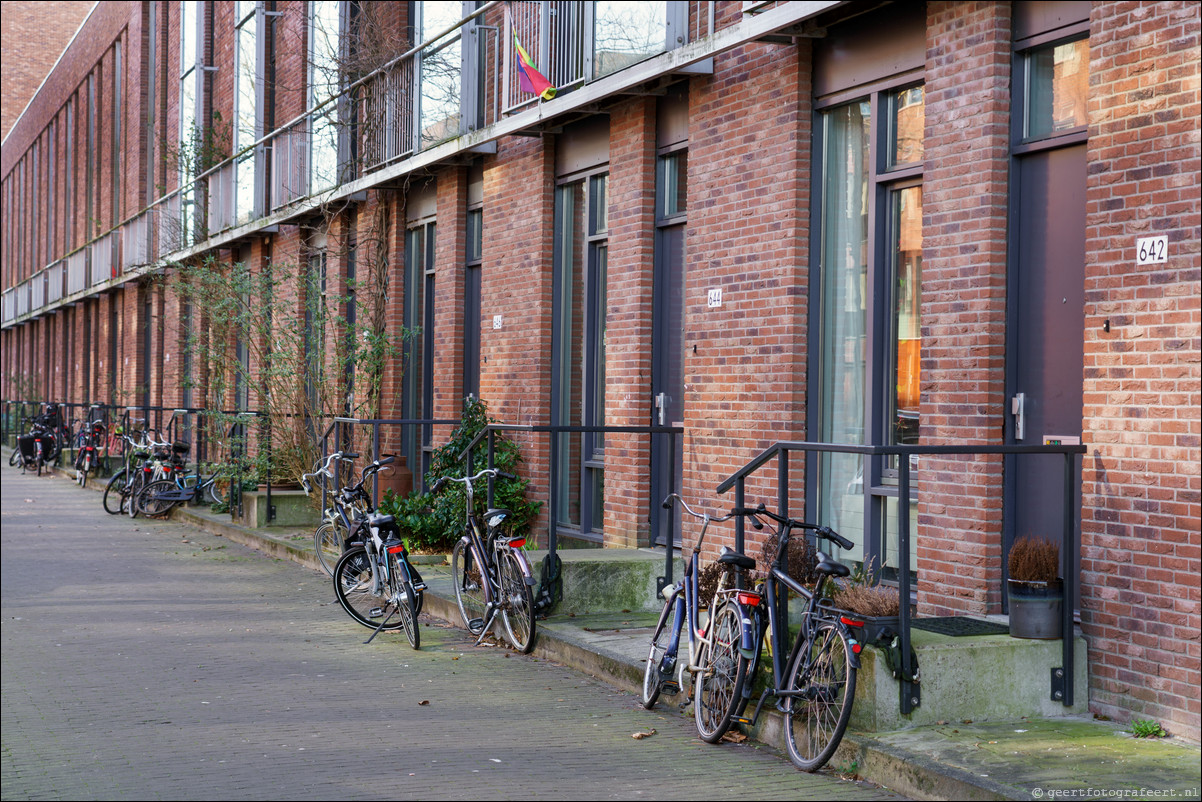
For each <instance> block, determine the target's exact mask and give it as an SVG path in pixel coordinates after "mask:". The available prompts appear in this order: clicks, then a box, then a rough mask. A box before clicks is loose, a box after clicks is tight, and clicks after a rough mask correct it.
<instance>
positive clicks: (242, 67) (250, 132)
mask: <svg viewBox="0 0 1202 802" xmlns="http://www.w3.org/2000/svg"><path fill="white" fill-rule="evenodd" d="M235 5H236V7H237V15H238V18H237V54H236V60H235V64H234V66H235V76H236V78H235V94H234V109H235V111H234V143H233V147H234V152H235V153H238V152H239V151H242V150H243V149H245V148H248V147H249V146H250V145H251V144H253V143H254V142H256V141H258V138H259V136H260V135H261V131H260V127H259V56H258V52H259V12H258V8H257V3H254V2H250V0H238V2H237V3H236V4H235ZM258 150H259V149H258V148H257V147H256V148H250V149H249V150H247V151H246V152H245V153H241V154H240V155H239V156H238V157H237V162H236V164H235V167H234V204H235V205H234V209H235V219H236V221H237V222H238V223H245V222H247V221H249V220H252V219H253V218H254V217H255V216H256V210H257V208H258V206H257V199H256V189H257V187H258V181H257V177H256V173H257V164H258V159H257V153H258Z"/></svg>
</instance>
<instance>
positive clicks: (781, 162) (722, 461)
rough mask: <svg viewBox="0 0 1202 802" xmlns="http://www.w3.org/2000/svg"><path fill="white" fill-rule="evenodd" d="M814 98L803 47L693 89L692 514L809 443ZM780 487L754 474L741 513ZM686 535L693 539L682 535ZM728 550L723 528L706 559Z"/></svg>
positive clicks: (732, 65)
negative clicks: (729, 481)
mask: <svg viewBox="0 0 1202 802" xmlns="http://www.w3.org/2000/svg"><path fill="white" fill-rule="evenodd" d="M748 76H754V80H747V78H748ZM811 96H812V91H811V88H810V54H809V47H808V45H807V44H806V43H805V42H804V41H803V42H802V43H801V44H799V45H798V47H795V48H792V47H779V46H773V45H761V44H751V45H746V46H744V47H742V48H739V49H736V50H733V51H731V52H730V53H727V54H725V55H723V56H721V57H719V58H716V59H715V60H714V74H713V76H712V77H708V78H694V79H692V85H691V91H690V98H689V102H690V109H689V114H690V118H689V166H688V183H689V199H688V202H689V208H688V226H687V232H686V243H685V248H686V253H687V268H686V279H685V365H684V373H685V405H684V409H685V411H684V416H685V438H684V439H685V442H684V455H685V456H684V460H685V465H684V487H683V491H682V495H683V496H684V497H685V498H686V499H687V500H688V501H689V503H690V504H692V503H694V502H697V503H700V504H701V505H702V506H703V507H705V508H709V509H715V508H719V507H722V506H727V505H729V504H731V503H732V502H733V501H734V496H733V492H732V493H731V494H728V495H727V496H724V497H721V498H719V497H717V496H716V494H715V492H714V490H715V488H716V486H717V485H718V484H719V483H720V482H722V481H723V480H724V479H726V478H727V476H729V475H730V474H732V473H733V472H735V471H736V470H738V469H739V468H741V467H742V466H743V465H744V464H745V463H746V462H748V461H749V460H750V459H751V458H753V457H754V456H756V455H757V454H758V453H760V452H761V451H762V450H763V449H764V448H766V447H768V446H769V445H771V444H772V443H774V442H776V441H778V440H796V439H800V438H801V435H802V433H803V432H804V431H805V418H806V416H805V356H806V347H807V345H806V344H807V338H806V304H807V294H808V285H809V282H808V269H807V268H808V265H809V247H808V246H809V215H810V209H809V202H810V186H809V181H808V176H809V154H810V149H811V123H810V119H811V111H810V108H811V105H810V101H811ZM711 288H715V289H721V290H722V306H721V307H720V308H716V309H710V308H708V307H707V291H708V290H709V289H711ZM775 476H776V473H775V471H774V470H772V469H768V470H766V471H761V472H760V473H759V474H756V476H755V477H753V480H752V481H749V483H748V486H747V501H748V503H758V502H759V501H764V502H766V503H769V504H771V505H773V506H775V499H776V490H775ZM750 531H753V530H749V537H750ZM684 534H685V542H689V539H690V538H691V537H695V536H696V532H695V531H691V530H690V528H689V527H687V526H686V528H685V533H684ZM733 543H734V528H733V527H729V528H726V529H724V530H722V531H718V532H713V533H711V535H710V536H708V538H707V541H706V547H707V550H709V549H712V550H717V549H718V547H719V546H721V545H724V544H729V545H733ZM756 550H757V551H758V548H757V549H756ZM748 551H749V552H752V551H753V550H752V549H751V548H750V547H749V548H748Z"/></svg>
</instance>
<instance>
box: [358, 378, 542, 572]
mask: <svg viewBox="0 0 1202 802" xmlns="http://www.w3.org/2000/svg"><path fill="white" fill-rule="evenodd" d="M494 422H495V420H494V419H493V418H490V417H489V416H488V408H487V406H486V405H485V403H484V402H483V401H480V400H477V399H474V398H469V399H468V400H467V402H466V403H465V404H464V407H463V415H462V417H461V418H460V421H459V425H458V426H456V427H455V428H454V429H453V430H452V431H451V436H450V439H449V440H448V441H447V442H446V443H445V444H444V445H443V446H441V447H440V448H438V449H436V450H435V451H434V452H433V454H431V459H430V470H429V472H428V473H426V486H427V487H432V486H433V485H434V483H435V482H437V481H438V480H439V479H440V478H442V477H444V476H454V477H462V476H463V475H464V468H465V466H464V464H463V463H462V462H460V460H459V456H460V454H462V453H463V450H464V449H465V448H467V444H468V443H470V442H471V441H472V439H473V438H475V437H476V435H477V434H479V433H480V432H481V431H483V429H484V427H485V426H487V425H488V424H490V423H494ZM521 460H522V456H521V449H520V448H519V447H518V444H517V443H514V442H513V441H512V440H509V439H508V438H505V437H503V436H501V435H500V434H499V433H498V434H497V435H496V438H495V443H494V451H493V465H494V466H495V467H496V468H498V469H499V470H502V471H504V472H505V473H509V474H514V475H516V474H517V472H518V463H520V462H521ZM486 467H488V447H487V444H486V443H485V442H483V441H482V442H481V443H480V444H479V445H477V447H476V450H475V452H474V453H473V454H472V473H473V474H475V473H477V472H478V471H481V470H483V469H484V468H486ZM528 484H529V483H528V482H527V481H526V480H525V479H498V480H497V481H496V483H495V486H494V498H493V503H494V504H496V506H498V507H504V508H505V509H507V510H509V511H510V512H511V513H512V515H511V516H510V518H509V521H508V522H507V523H508V525H509V531H510V532H512V533H513V534H523V533H527V532H528V531H529V528H530V524H531V522H532V521H533V520H534V519H535V518H536V517H537V516H538V513H539V510H540V509H542V502H540V501H528V500H527V499H526V486H527V485H528ZM487 488H488V485H487V483H486V482H481V483H480V484H479V486H477V487H475V488H474V489H475V502H476V510H475V511H476V512H477V513H480V514H482V513H483V512H484V510H485V508H486V506H487V504H488V492H487ZM466 503H467V499H466V491H465V489H464V486H463V485H462V484H460V483H458V482H447V483H446V484H444V485H443V487H442V488H441V489H440V490H439V491H438V495H433V494H430V493H422V492H419V491H414V492H413V493H411V494H410V495H409V496H407V497H406V498H403V499H402V498H399V497H397V496H396V495H395V494H393V493H391V492H389V493H386V494H385V496H384V499H383V501H382V502H381V504H380V511H381V512H386V513H389V514H391V515H395V516H396V517H397V523H398V525H399V526H400V527H401V530H402V531H403V532H406V533H407V534H408V536H409V539H410V547H411V548H413V549H415V550H418V551H450V550H451V547H452V546H454V544H455V541H456V540H458V539H459V537H460V535H461V534H462V533H463V524H464V508H465V506H466Z"/></svg>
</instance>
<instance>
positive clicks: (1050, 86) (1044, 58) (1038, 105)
mask: <svg viewBox="0 0 1202 802" xmlns="http://www.w3.org/2000/svg"><path fill="white" fill-rule="evenodd" d="M1026 61H1027V110H1026V111H1027V113H1026V128H1025V131H1024V138H1025V139H1034V138H1036V137H1041V136H1048V135H1050V134H1055V133H1059V132H1060V131H1067V130H1070V129H1073V128H1080V127H1082V126H1084V125H1086V124H1087V123H1088V122H1089V118H1088V114H1087V109H1086V106H1085V103H1086V100H1087V99H1088V98H1089V40H1088V39H1079V40H1077V41H1076V42H1068V43H1066V44H1059V45H1048V46H1047V47H1041V48H1036V49H1034V50H1032V51H1030V52H1029V53H1027V57H1026Z"/></svg>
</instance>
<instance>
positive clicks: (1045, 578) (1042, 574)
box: [1007, 535, 1064, 640]
mask: <svg viewBox="0 0 1202 802" xmlns="http://www.w3.org/2000/svg"><path fill="white" fill-rule="evenodd" d="M1007 566H1008V568H1009V571H1010V579H1009V581H1008V583H1007V585H1008V587H1007V591H1008V592H1007V597H1008V600H1009V605H1010V606H1009V609H1010V636H1011V637H1014V638H1036V639H1045V640H1050V639H1055V638H1059V637H1060V636H1061V634H1062V633H1063V627H1062V626H1061V623H1062V618H1061V616H1062V615H1063V611H1064V582H1063V580H1062V579H1061V577H1060V546H1059V545H1058V544H1056V543H1053V542H1052V541H1050V540H1045V539H1044V538H1037V537H1033V536H1031V535H1024V536H1022V537H1020V538H1019V539H1018V540H1016V541H1014V544H1013V545H1012V546H1011V547H1010V558H1009V561H1008V562H1007Z"/></svg>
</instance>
